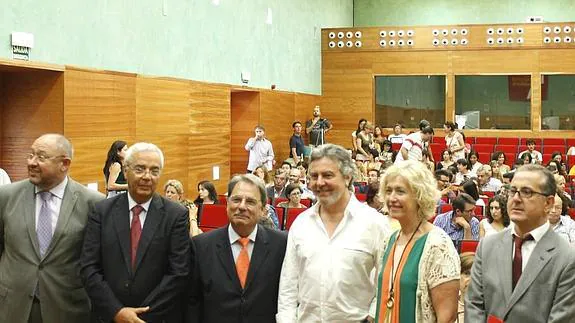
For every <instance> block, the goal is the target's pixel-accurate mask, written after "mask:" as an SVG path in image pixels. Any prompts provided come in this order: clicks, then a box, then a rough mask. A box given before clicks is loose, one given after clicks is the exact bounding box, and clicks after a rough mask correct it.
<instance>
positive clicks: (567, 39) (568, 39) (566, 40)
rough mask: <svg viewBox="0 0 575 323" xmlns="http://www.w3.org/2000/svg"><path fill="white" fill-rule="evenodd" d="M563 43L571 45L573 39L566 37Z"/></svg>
mask: <svg viewBox="0 0 575 323" xmlns="http://www.w3.org/2000/svg"><path fill="white" fill-rule="evenodd" d="M563 42H564V43H570V42H571V37H569V36H565V37H564V38H563Z"/></svg>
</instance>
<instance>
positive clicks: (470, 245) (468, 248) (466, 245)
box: [460, 240, 479, 253]
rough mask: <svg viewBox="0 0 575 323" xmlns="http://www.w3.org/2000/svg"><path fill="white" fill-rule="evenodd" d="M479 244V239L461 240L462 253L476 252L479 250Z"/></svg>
mask: <svg viewBox="0 0 575 323" xmlns="http://www.w3.org/2000/svg"><path fill="white" fill-rule="evenodd" d="M478 245H479V241H476V240H463V241H461V251H460V253H464V252H475V250H477V246H478Z"/></svg>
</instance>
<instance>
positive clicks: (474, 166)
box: [467, 150, 483, 174]
mask: <svg viewBox="0 0 575 323" xmlns="http://www.w3.org/2000/svg"><path fill="white" fill-rule="evenodd" d="M467 161H468V162H469V165H470V167H471V168H470V169H469V170H470V171H471V172H472V173H473V174H477V170H478V169H479V167H481V166H483V164H482V163H480V162H479V153H478V152H476V151H475V150H471V151H470V152H469V154H468V155H467Z"/></svg>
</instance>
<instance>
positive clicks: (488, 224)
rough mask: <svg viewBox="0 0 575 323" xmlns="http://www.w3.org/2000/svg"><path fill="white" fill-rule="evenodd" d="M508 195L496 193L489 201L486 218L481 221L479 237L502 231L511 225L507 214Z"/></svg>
mask: <svg viewBox="0 0 575 323" xmlns="http://www.w3.org/2000/svg"><path fill="white" fill-rule="evenodd" d="M505 196H506V195H495V196H494V197H492V198H490V199H489V202H488V203H487V205H488V207H487V212H486V213H485V215H486V217H485V219H483V220H481V222H479V237H480V238H483V237H485V236H488V235H491V234H494V233H497V232H501V231H502V230H504V229H505V228H507V227H508V226H509V223H510V222H511V221H510V220H509V215H508V214H507V198H506V197H505Z"/></svg>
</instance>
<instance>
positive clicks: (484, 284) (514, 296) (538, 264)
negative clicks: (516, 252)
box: [465, 229, 575, 323]
mask: <svg viewBox="0 0 575 323" xmlns="http://www.w3.org/2000/svg"><path fill="white" fill-rule="evenodd" d="M512 242H513V238H512V237H511V233H510V232H509V230H504V231H503V232H500V233H497V234H494V235H491V236H487V237H485V238H484V239H483V240H482V241H481V243H480V244H479V247H478V249H477V252H476V253H475V261H474V263H473V268H472V270H471V283H470V284H469V289H468V291H467V296H466V298H465V322H469V323H477V322H485V321H486V320H487V317H488V316H489V315H494V316H496V317H498V318H500V319H503V320H504V321H505V322H506V323H514V322H521V323H531V322H533V323H535V322H537V323H539V322H575V305H574V304H575V288H574V287H575V250H574V249H573V248H571V247H570V246H569V244H568V243H567V242H566V241H565V239H563V238H561V237H560V236H559V235H557V234H556V233H555V232H553V230H552V229H549V231H547V233H545V235H543V237H542V238H541V240H540V241H539V242H538V243H537V245H536V246H535V249H534V250H533V253H532V254H531V257H529V261H528V262H527V266H526V267H525V270H524V271H523V274H522V275H521V278H520V279H519V282H518V283H517V286H515V289H514V290H512V286H511V285H512V279H511V277H512V263H513V259H512V255H513V249H512V248H513V244H512Z"/></svg>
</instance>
